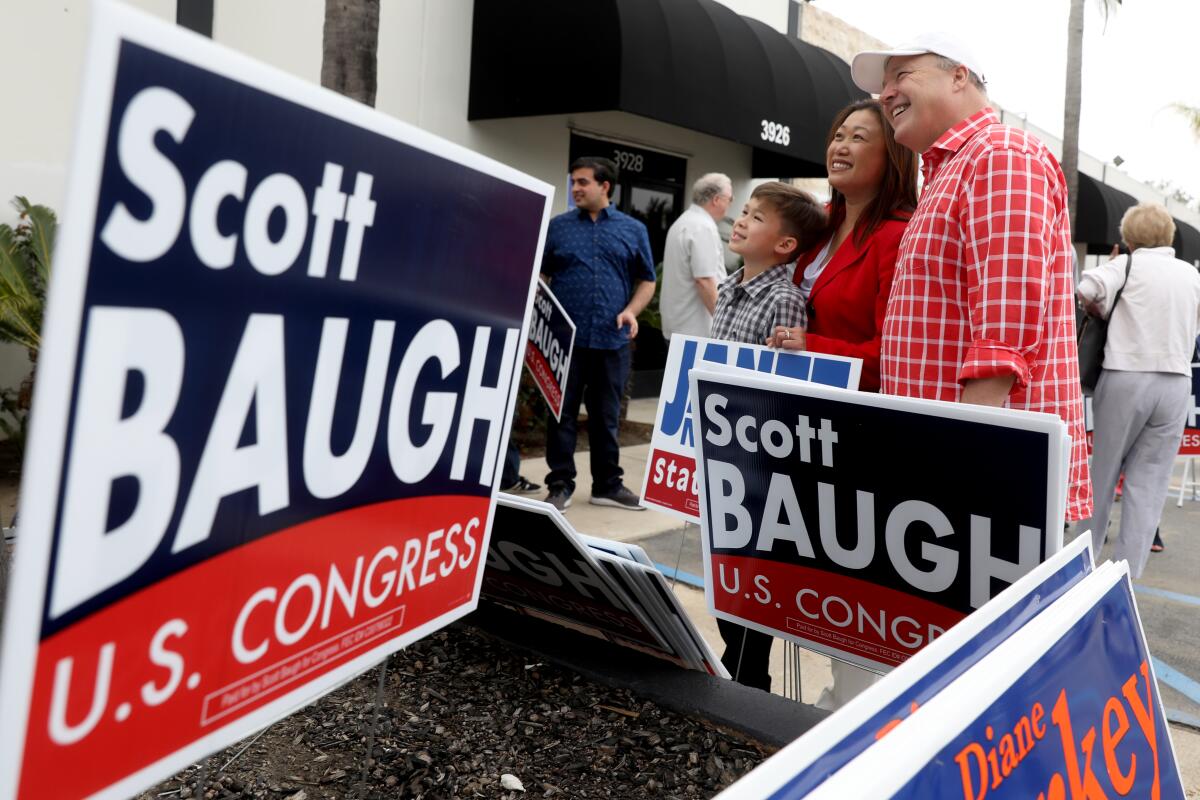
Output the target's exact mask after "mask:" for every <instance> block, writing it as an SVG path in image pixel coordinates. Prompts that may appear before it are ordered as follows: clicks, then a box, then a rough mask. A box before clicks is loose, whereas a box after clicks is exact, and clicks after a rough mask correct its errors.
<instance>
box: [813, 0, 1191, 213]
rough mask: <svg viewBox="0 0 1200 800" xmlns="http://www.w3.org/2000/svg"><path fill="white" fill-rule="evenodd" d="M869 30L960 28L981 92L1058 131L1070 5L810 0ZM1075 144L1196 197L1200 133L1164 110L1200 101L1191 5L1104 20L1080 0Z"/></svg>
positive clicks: (884, 36) (1130, 9)
mask: <svg viewBox="0 0 1200 800" xmlns="http://www.w3.org/2000/svg"><path fill="white" fill-rule="evenodd" d="M813 4H814V5H815V6H817V7H819V8H821V9H823V10H825V11H827V12H829V13H831V14H833V15H835V16H837V17H840V18H841V19H843V20H845V21H846V22H848V23H850V24H851V25H853V26H854V27H856V28H858V29H860V30H862V31H865V32H866V33H868V34H870V35H872V36H874V37H875V38H877V39H881V40H883V41H885V42H888V43H889V44H891V45H899V44H902V43H903V42H904V41H905V40H906V39H907V38H908V37H910V36H912V35H914V34H917V33H920V32H922V31H929V30H944V31H950V32H953V33H956V34H959V35H960V36H962V37H963V38H964V39H966V40H967V41H969V42H971V43H972V44H973V46H974V47H975V50H976V53H977V55H978V56H979V58H981V59H982V60H983V63H984V64H985V65H986V66H985V70H986V72H987V80H988V93H989V95H990V96H991V97H992V98H993V99H994V100H995V101H996V102H997V103H998V104H999V105H1001V106H1003V107H1004V108H1005V109H1006V110H1008V111H1012V112H1015V113H1021V112H1025V113H1026V114H1028V119H1029V121H1030V122H1031V123H1033V124H1034V125H1036V126H1038V127H1039V128H1042V129H1044V130H1046V131H1048V132H1049V133H1052V134H1054V135H1055V136H1061V135H1062V124H1063V93H1064V85H1065V81H1066V68H1067V14H1068V10H1069V6H1070V2H1069V0H1005V2H983V0H904V1H903V2H896V0H813ZM1086 8H1087V12H1086V19H1085V21H1084V33H1083V36H1084V46H1083V101H1082V108H1081V116H1080V132H1079V146H1080V149H1081V150H1082V151H1083V152H1085V153H1088V154H1089V155H1092V156H1095V157H1096V158H1098V159H1100V160H1101V161H1104V162H1108V164H1109V169H1112V168H1113V167H1112V159H1113V158H1114V157H1115V156H1120V157H1121V158H1122V159H1123V163H1122V164H1121V167H1120V169H1121V170H1122V171H1123V172H1125V173H1127V174H1129V175H1130V176H1131V177H1134V178H1136V179H1138V180H1141V181H1143V182H1147V183H1149V182H1152V181H1158V180H1167V181H1171V182H1172V183H1174V184H1175V185H1176V186H1178V187H1180V188H1181V189H1183V190H1184V191H1185V192H1187V193H1188V194H1190V195H1192V197H1194V198H1200V139H1197V138H1196V137H1195V136H1194V135H1193V134H1192V133H1191V131H1190V129H1189V128H1188V126H1187V124H1186V122H1185V121H1184V120H1183V118H1182V117H1181V116H1179V115H1178V114H1177V113H1176V112H1174V111H1172V110H1171V109H1170V108H1167V106H1169V105H1170V104H1171V103H1173V102H1180V103H1185V104H1187V105H1191V106H1200V2H1198V1H1197V0H1124V2H1123V3H1121V5H1120V6H1118V7H1117V9H1116V10H1115V11H1114V12H1113V13H1112V14H1110V15H1109V18H1108V22H1107V25H1105V21H1104V17H1103V15H1102V13H1101V11H1100V6H1099V2H1098V0H1086Z"/></svg>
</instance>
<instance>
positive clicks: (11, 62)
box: [0, 0, 175, 389]
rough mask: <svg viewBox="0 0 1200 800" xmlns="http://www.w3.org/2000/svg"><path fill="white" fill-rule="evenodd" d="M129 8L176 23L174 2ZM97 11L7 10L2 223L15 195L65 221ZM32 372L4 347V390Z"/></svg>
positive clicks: (0, 370)
mask: <svg viewBox="0 0 1200 800" xmlns="http://www.w3.org/2000/svg"><path fill="white" fill-rule="evenodd" d="M130 5H133V6H135V7H138V8H141V9H143V10H145V11H148V12H150V13H152V14H155V15H157V16H159V17H162V18H163V19H167V20H170V21H172V22H174V20H175V2H174V0H133V1H132V2H130ZM90 8H91V3H90V2H88V0H58V2H52V3H51V2H23V3H6V4H5V5H4V15H3V23H2V24H0V74H2V75H4V76H5V78H6V80H5V83H4V101H5V102H4V105H5V123H4V124H3V125H0V222H6V223H8V224H10V225H11V224H14V223H15V222H16V220H17V213H16V211H15V210H14V209H13V207H12V206H11V205H10V204H9V201H10V200H11V199H12V198H13V197H14V196H16V195H24V196H25V197H28V198H29V200H30V202H32V203H38V204H41V205H45V206H49V207H51V208H53V209H54V210H55V211H56V212H59V213H60V215H61V209H62V207H63V199H64V197H65V194H66V177H67V159H68V155H69V153H70V149H71V138H72V131H73V129H74V125H75V106H76V104H77V102H78V99H79V98H78V94H79V92H78V86H79V81H80V79H81V78H82V70H83V58H84V46H85V42H86V40H87V31H88V19H89V17H90ZM29 370H30V364H29V357H28V356H27V355H26V353H25V348H23V347H18V346H16V345H12V344H0V389H2V388H8V387H13V386H17V385H18V384H20V383H21V381H22V380H24V379H25V376H26V375H28V374H29Z"/></svg>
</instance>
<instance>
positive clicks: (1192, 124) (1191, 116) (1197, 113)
mask: <svg viewBox="0 0 1200 800" xmlns="http://www.w3.org/2000/svg"><path fill="white" fill-rule="evenodd" d="M1171 109H1172V110H1173V111H1175V112H1177V113H1179V114H1181V115H1183V118H1184V119H1186V120H1187V124H1188V127H1189V128H1191V129H1192V133H1193V134H1195V136H1196V138H1197V139H1200V106H1189V105H1186V104H1184V103H1171Z"/></svg>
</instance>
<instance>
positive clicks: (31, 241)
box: [13, 197, 58, 291]
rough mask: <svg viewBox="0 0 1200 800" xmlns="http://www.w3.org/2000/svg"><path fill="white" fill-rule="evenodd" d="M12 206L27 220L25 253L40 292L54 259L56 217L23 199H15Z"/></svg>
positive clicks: (51, 212) (43, 287)
mask: <svg viewBox="0 0 1200 800" xmlns="http://www.w3.org/2000/svg"><path fill="white" fill-rule="evenodd" d="M13 205H14V206H15V207H16V209H17V211H19V212H20V213H21V216H22V218H24V219H26V220H28V222H27V223H26V225H28V231H27V233H26V236H25V242H26V247H27V252H28V253H29V254H30V256H31V257H32V259H33V266H34V267H35V272H36V278H37V281H38V283H39V284H40V286H39V287H38V288H40V289H41V290H42V291H44V290H45V286H46V283H47V281H49V279H50V262H51V260H52V259H53V257H54V239H55V237H56V236H57V234H58V217H57V216H56V215H55V214H54V212H53V211H52V210H51V209H49V208H47V207H46V206H42V205H34V204H32V203H30V202H29V200H28V199H27V198H25V197H17V198H15V199H14V200H13Z"/></svg>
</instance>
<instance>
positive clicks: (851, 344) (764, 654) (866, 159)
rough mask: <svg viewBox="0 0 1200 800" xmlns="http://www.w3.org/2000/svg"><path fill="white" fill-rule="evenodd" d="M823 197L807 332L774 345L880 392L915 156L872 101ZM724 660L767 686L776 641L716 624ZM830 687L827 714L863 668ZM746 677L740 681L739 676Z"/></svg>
mask: <svg viewBox="0 0 1200 800" xmlns="http://www.w3.org/2000/svg"><path fill="white" fill-rule="evenodd" d="M825 168H826V169H827V170H828V172H829V185H830V187H831V199H830V202H829V228H828V230H827V231H826V234H825V236H824V237H823V238H822V241H821V243H820V244H818V245H817V246H816V247H814V248H813V249H812V250H810V251H809V252H807V253H804V254H803V255H801V256H800V258H799V259H798V260H797V262H796V272H795V275H794V276H793V280H794V281H795V282H796V285H798V286H799V287H800V291H801V292H803V293H804V297H805V300H806V301H807V305H808V328H807V329H805V328H784V327H777V328H776V329H775V331H774V334H773V335H772V336H771V338H769V339H768V340H767V344H768V345H771V346H772V347H783V348H785V349H787V350H814V351H817V352H820V353H831V354H833V355H841V356H855V357H857V358H861V359H862V362H863V368H862V377H861V378H860V380H859V388H860V389H863V390H864V391H870V392H877V391H879V337H880V334H881V333H882V331H883V315H884V313H885V312H886V311H887V304H888V295H889V294H890V293H891V290H892V275H893V274H894V273H895V270H896V250H897V249H898V248H899V246H900V237H901V235H903V233H904V227H905V225H907V224H908V218H909V216H910V215H911V214H912V211H913V209H915V208H916V206H917V159H916V156H914V155H913V154H912V152H911V151H910V150H908V149H907V148H905V147H901V146H900V145H898V144H896V140H895V139H894V138H893V136H892V129H891V126H890V125H887V124H885V123H884V121H883V110H882V108H881V107H880V105H879V101H878V100H870V99H867V100H859V101H858V102H856V103H852V104H850V105H849V106H847V107H846V108H843V109H842V110H841V111H840V112H838V114H837V116H836V117H835V118H834V120H833V125H832V126H831V127H830V129H829V137H828V138H827V140H826V147H825ZM718 625H719V627H720V629H721V637H722V638H723V639H724V640H725V644H726V647H725V654H724V656H723V657H722V661H723V662H724V663H725V665H726V667H727V668H728V669H729V671H730V673H731V674H734V676H735V679H736V680H741V681H742V682H744V683H749V684H751V685H756V686H759V687H760V688H765V689H767V690H768V691H769V690H770V676H769V672H768V664H769V661H770V654H771V643H772V642H773V641H774V639H773V638H772V637H770V636H768V635H766V634H764V633H759V632H758V631H753V630H749V629H745V628H741V627H740V626H737V625H735V624H733V623H730V622H726V621H724V620H718ZM832 672H833V678H834V682H833V686H831V687H829V688H828V689H826V690H825V692H824V693H822V695H821V698H820V700H818V701H817V705H818V706H819V707H821V708H827V709H830V710H833V709H835V708H838V707H840V706H841V705H843V704H844V703H845V702H846V701H847V700H849V699H850V698H851V697H853V696H854V695H856V694H857V693H858V692H860V691H862V690H863V689H865V688H866V687H867V686H869V685H870V684H871V683H873V682H874V680H875V679H874V676H873V675H872V674H871V673H867V672H865V671H864V670H860V669H857V668H856V667H851V666H848V665H845V664H843V663H842V662H840V661H836V660H834V661H833V664H832ZM743 675H744V676H748V679H747V678H743V677H742V676H743Z"/></svg>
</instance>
